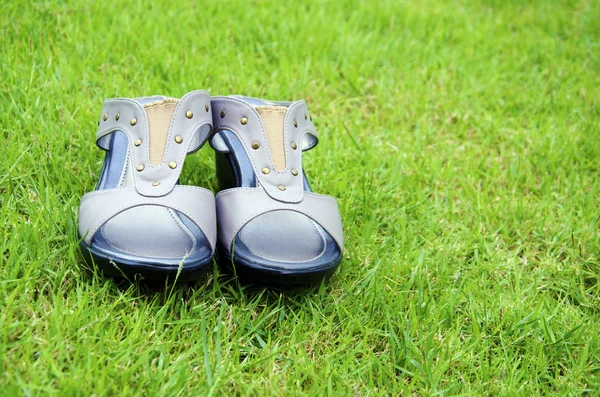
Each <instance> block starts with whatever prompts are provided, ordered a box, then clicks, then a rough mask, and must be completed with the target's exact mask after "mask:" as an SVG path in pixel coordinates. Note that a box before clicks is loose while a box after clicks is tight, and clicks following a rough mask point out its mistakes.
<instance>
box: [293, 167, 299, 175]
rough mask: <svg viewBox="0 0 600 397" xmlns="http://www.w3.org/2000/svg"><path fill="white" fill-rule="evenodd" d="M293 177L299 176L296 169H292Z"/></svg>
mask: <svg viewBox="0 0 600 397" xmlns="http://www.w3.org/2000/svg"><path fill="white" fill-rule="evenodd" d="M292 175H294V176H297V175H298V170H297V169H295V168H292Z"/></svg>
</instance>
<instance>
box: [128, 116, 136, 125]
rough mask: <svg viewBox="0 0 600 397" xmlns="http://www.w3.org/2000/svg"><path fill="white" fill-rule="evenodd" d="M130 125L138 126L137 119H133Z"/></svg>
mask: <svg viewBox="0 0 600 397" xmlns="http://www.w3.org/2000/svg"><path fill="white" fill-rule="evenodd" d="M129 124H131V125H136V124H137V119H136V118H135V117H134V118H132V119H131V121H130V122H129Z"/></svg>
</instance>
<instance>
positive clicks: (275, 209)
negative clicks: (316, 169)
mask: <svg viewBox="0 0 600 397" xmlns="http://www.w3.org/2000/svg"><path fill="white" fill-rule="evenodd" d="M211 103H212V108H213V110H212V111H213V123H214V129H215V135H214V136H213V138H211V146H212V147H213V149H215V151H216V152H217V155H216V162H217V176H218V178H219V182H220V185H221V189H224V190H222V191H220V192H219V193H218V194H217V198H216V202H217V219H218V226H219V227H218V230H219V231H218V241H219V254H220V256H222V259H223V260H224V261H226V262H227V263H228V264H231V265H233V267H234V268H235V270H236V272H237V274H238V275H240V276H241V277H242V278H244V279H249V280H250V281H256V282H260V283H267V284H279V285H295V284H299V285H306V284H314V283H318V282H320V281H321V280H323V279H324V278H327V277H328V276H331V275H332V274H333V273H334V272H335V269H336V268H337V267H338V265H339V264H340V262H341V260H342V250H343V244H344V237H343V230H342V221H341V218H340V213H339V209H338V205H337V201H336V200H335V198H333V197H330V196H325V195H321V194H316V193H312V192H311V189H310V186H309V184H308V181H307V180H306V175H305V174H304V172H303V170H302V152H303V151H304V150H309V149H312V148H313V147H314V146H315V145H316V144H317V135H316V132H315V126H314V125H313V123H312V119H311V117H310V116H309V113H308V109H307V107H306V103H305V102H304V101H298V102H271V101H266V100H262V99H256V98H247V97H238V96H230V97H212V99H211Z"/></svg>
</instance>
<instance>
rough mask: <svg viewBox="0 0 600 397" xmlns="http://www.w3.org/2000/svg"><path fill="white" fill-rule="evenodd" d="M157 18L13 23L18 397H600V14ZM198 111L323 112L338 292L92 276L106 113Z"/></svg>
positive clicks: (3, 372) (256, 12)
mask: <svg viewBox="0 0 600 397" xmlns="http://www.w3.org/2000/svg"><path fill="white" fill-rule="evenodd" d="M145 3H149V2H142V1H131V2H122V1H115V0H106V1H102V2H91V1H74V0H69V1H64V2H63V1H35V2H16V1H15V2H4V3H2V4H1V5H0V41H1V43H2V45H1V46H0V131H1V132H0V137H1V139H2V142H1V143H2V148H1V149H0V307H1V309H0V385H2V387H1V388H0V390H1V391H0V394H5V395H115V394H120V395H198V394H216V395H220V394H236V395H263V394H267V395H271V394H274V395H298V394H309V395H322V394H337V395H349V394H353V395H365V396H368V395H399V394H401V395H413V394H416V395H438V394H448V395H456V394H462V395H498V394H500V395H516V394H561V395H563V394H571V395H598V394H600V264H599V255H600V235H599V233H600V229H599V215H600V211H599V208H600V205H599V204H600V178H599V169H600V140H599V135H598V134H599V132H600V131H599V128H598V127H599V120H600V117H599V116H600V94H599V90H598V87H600V40H599V38H600V3H599V2H598V1H597V0H575V1H541V0H540V1H517V0H509V1H500V0H487V1H483V0H482V1H476V0H461V1H450V0H443V1H441V0H424V1H420V2H416V1H414V2H411V1H385V0H383V1H380V2H370V1H356V0H349V1H341V0H328V1H319V2H317V1H310V2H299V3H298V2H297V3H293V4H292V3H285V2H281V3H279V2H275V1H264V0H259V1H254V2H242V1H224V2H204V4H197V3H196V2H191V1H173V2H155V4H154V5H147V4H145ZM194 89H207V90H209V92H211V93H212V94H214V95H223V94H234V93H237V94H245V95H252V96H258V97H265V98H271V99H300V98H306V99H307V101H308V103H309V108H310V110H311V114H314V115H315V116H316V118H315V121H316V124H317V127H318V130H319V132H320V136H321V143H320V145H319V146H318V147H317V148H316V149H315V150H313V151H312V152H309V153H307V155H306V156H305V166H306V169H307V172H308V175H309V178H310V180H311V183H312V185H313V188H314V190H316V191H318V192H321V193H325V194H330V195H334V196H336V197H338V198H339V203H340V208H341V211H342V216H343V220H344V225H345V234H346V244H347V248H346V251H345V259H344V262H343V264H342V267H341V268H340V270H339V271H338V272H337V273H336V275H335V276H334V277H333V278H332V279H331V280H330V281H329V282H328V283H325V284H323V285H320V286H316V287H314V288H309V289H305V290H297V291H287V292H282V291H277V290H272V289H263V288H261V287H260V286H252V285H240V284H239V283H238V282H237V280H236V279H235V278H233V277H232V276H230V275H228V274H227V273H225V272H222V271H220V270H219V269H218V268H216V267H215V271H214V273H213V274H212V275H211V276H210V277H208V278H207V279H203V280H201V281H199V282H198V283H196V284H193V285H177V286H167V287H164V288H157V287H150V286H147V285H144V284H140V283H134V284H130V283H128V282H119V281H115V280H107V279H103V278H102V277H100V276H99V275H98V274H95V273H90V272H88V271H87V270H86V268H85V266H84V265H83V263H82V259H81V257H80V254H79V252H78V248H77V231H76V225H77V218H76V216H77V215H76V214H77V208H78V205H79V199H80V197H81V195H82V194H83V193H85V192H87V191H90V190H92V189H93V188H94V186H95V182H96V181H97V178H98V175H99V172H100V169H101V164H102V153H101V151H100V150H98V149H97V148H96V147H95V144H94V134H95V130H96V127H95V123H96V121H97V119H98V115H99V112H100V109H101V105H102V101H103V100H104V99H105V98H108V97H135V96H141V95H150V94H155V93H160V94H166V95H171V96H182V95H184V94H185V93H186V92H188V91H191V90H194ZM213 156H214V155H213V153H212V151H211V150H210V149H209V148H205V149H203V150H201V151H200V152H199V153H197V154H195V155H193V156H190V157H188V159H187V161H186V165H185V167H186V168H185V170H184V174H183V182H184V183H186V184H197V185H200V186H206V187H209V188H212V189H213V190H214V189H215V188H216V178H215V176H214V167H213Z"/></svg>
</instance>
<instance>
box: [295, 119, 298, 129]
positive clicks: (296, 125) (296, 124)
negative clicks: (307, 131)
mask: <svg viewBox="0 0 600 397" xmlns="http://www.w3.org/2000/svg"><path fill="white" fill-rule="evenodd" d="M294 127H296V128H298V122H297V121H296V120H294Z"/></svg>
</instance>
